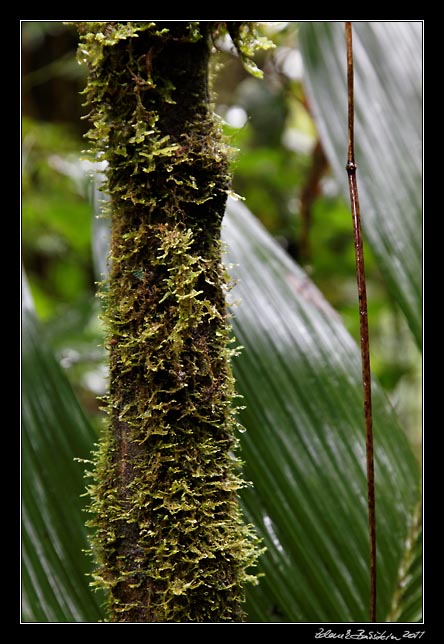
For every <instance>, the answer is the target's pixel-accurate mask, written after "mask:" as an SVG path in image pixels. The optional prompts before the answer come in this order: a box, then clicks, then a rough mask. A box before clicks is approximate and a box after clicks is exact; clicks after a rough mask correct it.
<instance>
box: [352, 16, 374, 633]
mask: <svg viewBox="0 0 444 644" xmlns="http://www.w3.org/2000/svg"><path fill="white" fill-rule="evenodd" d="M345 37H346V43H347V88H348V152H347V165H346V170H347V175H348V185H349V190H350V204H351V211H352V218H353V234H354V243H355V255H356V279H357V284H358V298H359V321H360V335H361V359H362V384H363V390H364V420H365V435H366V456H367V498H368V525H369V538H370V621H371V622H376V516H375V514H376V513H375V473H374V456H373V422H372V390H371V372H370V351H369V333H368V313H367V289H366V283H365V270H364V248H363V242H362V229H361V214H360V207H359V196H358V184H357V181H356V163H355V151H354V89H353V45H352V25H351V22H346V23H345Z"/></svg>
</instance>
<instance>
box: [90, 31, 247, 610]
mask: <svg viewBox="0 0 444 644" xmlns="http://www.w3.org/2000/svg"><path fill="white" fill-rule="evenodd" d="M220 28H221V25H220V23H219V24H215V23H210V22H208V23H184V22H174V23H104V22H100V23H78V29H79V32H80V45H79V52H80V56H81V58H82V59H83V60H85V61H86V62H87V64H88V68H89V80H88V85H87V88H86V94H87V103H88V105H89V106H90V114H89V118H90V120H91V122H92V125H93V127H92V128H91V132H90V137H91V138H92V139H93V140H94V141H95V149H96V150H97V151H98V152H99V153H100V155H101V158H104V159H106V160H107V162H108V170H107V186H106V189H107V191H108V193H109V194H110V197H111V200H110V216H111V222H112V224H111V225H112V242H111V260H110V277H109V282H108V284H107V285H106V291H105V299H106V312H105V318H106V322H107V328H108V338H107V345H108V348H109V365H110V385H109V395H108V400H107V408H108V412H109V422H108V424H107V426H106V428H105V430H104V433H103V435H102V437H101V442H100V446H99V449H98V452H97V454H96V463H95V471H94V484H93V485H92V486H91V488H90V493H91V496H92V503H91V507H90V510H91V512H92V513H93V515H94V516H93V519H92V520H91V522H90V523H91V525H92V526H93V527H94V535H95V536H94V538H93V543H92V546H93V552H94V556H95V559H96V562H97V568H96V571H95V583H96V584H97V585H98V586H101V587H105V588H106V589H107V590H108V597H109V619H110V620H111V621H119V622H128V621H132V622H225V621H242V620H243V617H244V615H243V600H244V587H245V583H246V582H247V581H252V580H254V578H253V577H252V576H251V574H250V573H249V568H250V566H251V565H252V564H253V563H254V561H255V559H256V556H257V549H256V543H255V538H254V536H253V534H252V531H251V528H250V527H248V526H246V525H245V524H244V522H243V519H242V516H241V512H240V509H239V505H238V490H239V488H240V487H241V486H242V485H243V482H242V480H241V478H240V477H239V463H238V461H237V459H236V457H235V456H234V453H235V451H236V447H237V438H236V425H237V424H236V419H235V412H234V408H233V396H234V387H233V377H232V374H231V369H230V349H229V332H228V326H227V314H226V310H225V299H224V288H225V274H224V269H223V267H222V263H221V245H220V227H221V222H222V217H223V213H224V209H225V202H226V197H227V191H228V190H229V186H230V177H229V169H228V161H227V155H226V152H225V149H224V143H223V141H222V139H221V135H220V131H219V129H218V126H217V124H216V122H215V118H214V116H213V114H212V112H211V108H210V102H209V95H208V61H209V53H210V47H209V43H210V42H211V36H212V35H214V31H215V30H216V29H220ZM236 33H238V30H237V31H236Z"/></svg>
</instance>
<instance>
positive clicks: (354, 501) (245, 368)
mask: <svg viewBox="0 0 444 644" xmlns="http://www.w3.org/2000/svg"><path fill="white" fill-rule="evenodd" d="M226 222H227V223H226V226H225V229H224V239H225V242H226V244H227V261H228V262H229V263H230V264H232V265H233V267H232V269H231V273H232V276H233V278H234V280H236V281H237V284H236V287H235V289H234V292H233V297H235V298H239V299H240V304H239V305H238V306H236V307H235V308H234V312H235V315H234V319H233V328H234V333H235V335H236V338H237V339H238V341H239V342H240V343H241V344H242V345H243V347H244V349H243V351H242V353H241V355H240V356H239V357H238V358H237V359H236V360H235V362H234V371H235V376H236V380H237V387H238V391H239V393H240V394H241V395H243V397H244V404H245V409H243V410H242V411H241V412H240V421H241V423H242V424H243V425H244V427H245V428H246V429H247V431H246V432H245V433H244V434H242V450H243V451H242V455H243V459H244V461H245V471H246V476H247V478H249V479H250V480H251V481H252V482H253V484H254V488H252V489H249V490H248V491H247V492H245V494H244V495H243V502H244V504H245V508H246V512H247V515H248V516H249V517H250V519H251V520H252V521H253V522H254V523H255V525H256V526H257V528H258V530H259V533H260V535H261V536H262V538H263V540H264V543H265V545H266V546H267V548H268V551H267V553H266V554H265V555H264V556H263V557H262V560H261V568H262V571H263V572H264V573H265V577H264V578H263V580H262V582H261V584H260V585H259V586H258V587H257V588H254V589H252V590H251V592H250V595H249V611H250V616H251V618H252V619H254V620H256V621H273V620H276V621H289V622H299V621H306V622H336V621H337V622H343V621H351V622H355V621H366V620H367V618H368V605H369V599H368V595H369V546H368V528H367V524H368V519H367V499H366V490H367V487H366V465H365V435H364V429H363V411H362V393H361V371H360V354H359V350H358V348H357V346H356V345H355V343H354V342H353V340H352V339H351V337H350V336H349V334H348V333H347V331H346V330H345V328H344V326H343V324H342V322H341V320H340V319H339V317H338V315H337V314H336V313H335V311H334V310H333V309H331V308H330V306H329V305H328V303H327V302H326V300H325V299H324V298H323V296H322V295H321V293H320V292H319V291H318V290H317V289H316V287H315V286H314V285H313V284H312V283H311V282H310V280H309V278H308V277H307V276H306V275H305V274H304V273H303V271H302V270H301V269H300V268H299V267H298V266H297V265H296V264H295V263H294V262H293V261H291V260H290V259H289V258H288V256H287V255H286V254H285V253H284V252H283V251H282V250H281V249H280V247H279V246H278V245H277V243H276V242H274V241H273V240H272V239H271V237H270V236H269V235H268V234H267V233H266V232H265V230H264V229H263V228H262V227H261V225H260V224H259V223H258V222H257V220H256V219H255V218H254V217H253V216H252V215H251V214H250V213H249V211H248V210H247V209H246V208H245V206H243V205H242V204H239V203H236V202H233V201H231V202H230V203H229V207H228V210H227V218H226ZM374 424H375V445H376V449H375V469H376V497H377V548H378V619H379V620H381V621H383V620H385V619H386V618H387V616H388V614H389V612H390V608H391V606H392V603H393V601H394V595H395V592H396V589H397V585H398V581H399V579H398V576H399V574H400V570H401V568H402V562H403V560H404V556H405V552H404V550H405V543H406V540H407V535H408V534H409V531H410V530H411V523H412V521H413V512H414V509H415V506H416V504H417V502H418V498H419V472H418V465H417V462H416V460H415V457H414V455H413V452H412V450H411V448H410V446H409V444H408V442H407V439H406V437H405V435H404V432H403V430H402V429H401V428H400V427H399V426H398V424H397V421H396V418H395V415H394V413H393V411H392V409H391V408H390V405H389V403H388V401H387V399H386V397H385V395H384V393H383V391H382V390H381V388H379V387H378V386H377V383H374ZM420 579H421V571H420V568H419V567H418V568H417V569H415V573H414V575H413V576H412V578H411V579H410V582H411V583H412V586H415V585H416V586H415V587H417V585H418V584H419V585H420Z"/></svg>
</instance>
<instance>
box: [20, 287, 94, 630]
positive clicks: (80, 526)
mask: <svg viewBox="0 0 444 644" xmlns="http://www.w3.org/2000/svg"><path fill="white" fill-rule="evenodd" d="M21 438H22V558H23V561H22V573H23V577H22V619H23V621H25V622H87V621H92V622H97V621H99V620H101V619H103V611H102V609H101V607H100V601H101V595H100V594H96V593H93V592H92V591H91V589H90V587H89V578H88V577H87V573H88V572H89V571H90V569H91V561H90V559H89V557H88V556H87V555H86V554H85V552H84V550H85V549H86V548H87V547H88V543H87V533H86V528H85V519H86V515H85V513H84V512H83V511H82V510H83V507H84V499H83V498H81V495H82V493H83V491H84V488H85V480H84V478H83V470H84V465H82V464H80V463H78V462H76V461H75V460H74V459H75V458H83V459H85V458H88V457H89V456H90V452H91V450H92V447H93V441H94V440H95V438H96V435H95V432H94V429H93V428H92V427H91V425H90V424H89V422H88V420H87V418H86V416H85V415H84V413H83V411H82V409H81V408H80V406H79V404H78V402H77V399H76V398H75V396H74V394H73V392H72V389H71V387H70V385H69V383H68V381H67V379H66V376H65V374H64V373H63V371H62V369H61V367H60V366H59V364H58V363H57V361H56V360H55V358H54V356H53V354H52V352H51V350H50V349H49V348H48V347H47V345H46V342H45V339H44V337H43V334H42V332H41V329H40V327H39V324H38V322H37V320H36V318H35V315H34V311H33V305H32V301H31V298H30V295H29V291H28V288H27V285H26V281H25V282H24V286H23V306H22V436H21Z"/></svg>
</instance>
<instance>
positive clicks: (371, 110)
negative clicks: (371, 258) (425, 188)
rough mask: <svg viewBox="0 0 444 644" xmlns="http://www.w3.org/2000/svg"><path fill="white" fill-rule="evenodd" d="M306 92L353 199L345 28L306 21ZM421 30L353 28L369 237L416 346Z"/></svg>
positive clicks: (359, 156)
mask: <svg viewBox="0 0 444 644" xmlns="http://www.w3.org/2000/svg"><path fill="white" fill-rule="evenodd" d="M300 44H301V51H302V54H303V59H304V65H305V70H306V73H305V77H304V84H305V87H306V90H307V93H308V96H309V99H310V106H311V110H312V112H313V116H314V118H315V121H316V125H317V127H318V130H319V133H320V136H321V140H322V144H323V146H324V149H325V152H326V154H327V156H328V158H329V160H330V163H331V165H332V168H333V171H334V173H335V177H336V179H337V181H338V182H339V184H340V185H341V188H342V192H343V194H344V196H345V197H347V198H348V186H347V175H346V172H345V169H344V167H345V162H346V159H347V88H346V50H345V37H344V24H343V23H342V22H304V23H302V24H301V27H300ZM421 52H422V23H421V22H356V23H353V54H354V64H355V121H356V122H355V145H356V162H357V165H358V174H357V176H358V187H359V193H360V200H361V211H362V223H363V227H364V232H365V235H366V237H367V239H368V242H369V244H370V245H371V247H372V250H373V252H374V254H375V256H376V258H377V261H378V263H379V266H380V270H381V272H382V274H383V277H384V279H385V280H386V283H387V286H388V288H389V290H390V292H391V294H392V297H393V298H394V299H395V300H396V301H397V302H398V304H399V306H400V308H401V310H402V311H403V313H404V315H405V316H406V319H407V321H408V324H409V326H410V328H411V330H412V332H413V334H414V337H415V339H416V342H417V344H418V346H421V341H422V318H421V316H422V138H421V137H422V56H421Z"/></svg>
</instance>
